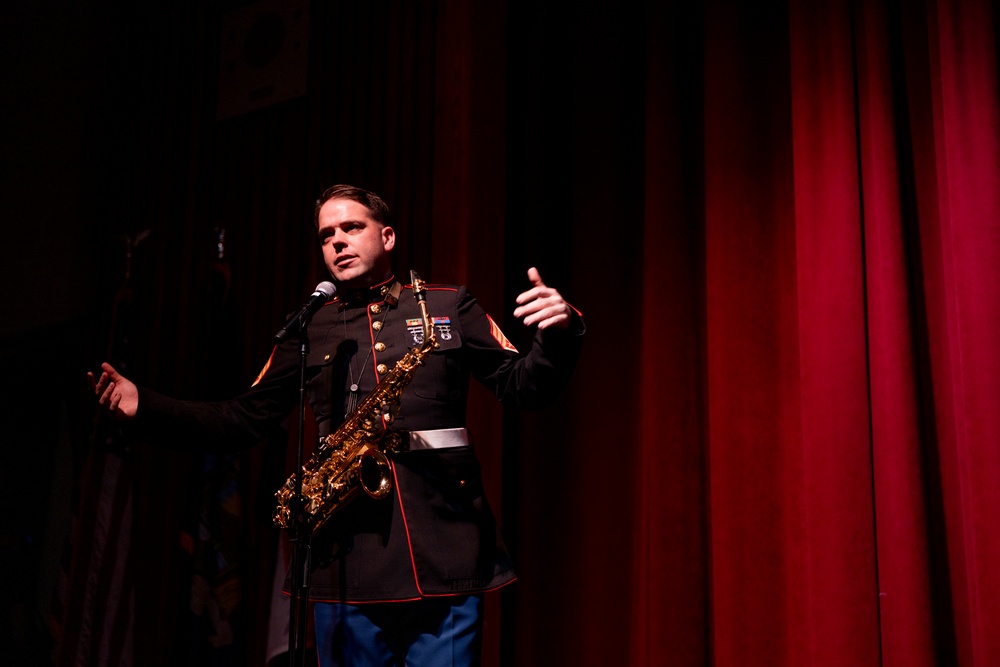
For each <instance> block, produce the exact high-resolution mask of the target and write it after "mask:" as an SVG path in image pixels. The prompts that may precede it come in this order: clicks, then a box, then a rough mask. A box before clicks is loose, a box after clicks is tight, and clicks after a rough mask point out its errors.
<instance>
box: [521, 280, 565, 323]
mask: <svg viewBox="0 0 1000 667" xmlns="http://www.w3.org/2000/svg"><path fill="white" fill-rule="evenodd" d="M528 280H530V281H531V284H532V287H531V289H529V290H528V291H527V292H522V293H521V294H520V295H518V297H517V303H518V306H517V308H515V309H514V317H519V318H523V321H524V324H525V325H526V326H531V325H532V324H537V325H538V328H539V329H548V328H555V329H566V328H567V327H569V323H570V318H571V312H572V311H571V309H570V306H569V304H568V303H566V300H565V299H563V298H562V295H561V294H559V292H557V291H556V290H554V289H552V288H551V287H547V286H546V285H545V283H544V282H542V276H541V275H540V274H539V273H538V269H536V268H535V267H531V268H530V269H528Z"/></svg>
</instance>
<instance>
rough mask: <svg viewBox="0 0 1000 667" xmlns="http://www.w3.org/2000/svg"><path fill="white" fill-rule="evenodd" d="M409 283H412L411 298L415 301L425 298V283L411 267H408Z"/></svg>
mask: <svg viewBox="0 0 1000 667" xmlns="http://www.w3.org/2000/svg"><path fill="white" fill-rule="evenodd" d="M410 284H411V285H413V298H415V299H416V300H417V301H424V300H426V299H427V287H426V285H427V283H425V282H424V281H423V279H422V278H421V277H420V276H419V275H417V272H416V271H414V270H413V269H410Z"/></svg>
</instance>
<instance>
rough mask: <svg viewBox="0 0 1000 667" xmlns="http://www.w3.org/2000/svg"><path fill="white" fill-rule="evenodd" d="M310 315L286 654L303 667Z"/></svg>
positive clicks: (302, 346) (302, 333)
mask: <svg viewBox="0 0 1000 667" xmlns="http://www.w3.org/2000/svg"><path fill="white" fill-rule="evenodd" d="M310 319H312V315H311V314H310V313H308V312H303V313H301V314H300V316H299V435H298V443H297V451H296V455H295V501H294V507H293V509H294V523H293V526H292V537H291V542H292V588H291V601H290V603H289V621H288V653H289V663H288V664H289V665H291V667H304V666H305V656H306V621H307V615H308V613H309V578H310V560H311V557H312V536H311V534H310V531H309V527H308V525H307V524H306V513H305V511H304V507H305V498H303V497H302V469H303V465H304V464H303V461H302V457H303V449H304V440H305V420H306V359H307V357H308V356H309V339H308V337H307V336H306V326H307V325H308V324H309V320H310Z"/></svg>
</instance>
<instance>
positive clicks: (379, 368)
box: [375, 364, 389, 375]
mask: <svg viewBox="0 0 1000 667" xmlns="http://www.w3.org/2000/svg"><path fill="white" fill-rule="evenodd" d="M375 370H377V371H378V374H379V375H382V374H383V373H385V372H386V371H387V370H389V367H388V366H386V365H385V364H379V365H378V366H376V367H375Z"/></svg>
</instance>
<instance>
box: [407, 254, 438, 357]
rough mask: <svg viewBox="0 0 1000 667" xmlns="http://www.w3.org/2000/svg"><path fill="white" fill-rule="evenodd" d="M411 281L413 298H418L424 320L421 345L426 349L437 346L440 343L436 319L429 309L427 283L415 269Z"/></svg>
mask: <svg viewBox="0 0 1000 667" xmlns="http://www.w3.org/2000/svg"><path fill="white" fill-rule="evenodd" d="M410 283H412V285H413V298H414V299H416V300H417V305H418V306H419V307H420V317H421V319H423V322H424V344H423V345H422V346H421V347H422V348H424V349H431V348H435V347H437V345H438V343H437V334H436V333H435V332H434V321H433V320H432V319H431V315H430V313H429V312H428V311H427V283H425V282H424V281H423V279H422V278H421V277H420V276H419V275H417V272H416V271H413V270H411V271H410Z"/></svg>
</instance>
